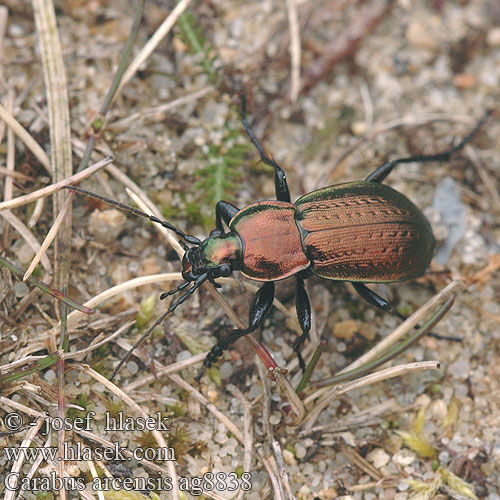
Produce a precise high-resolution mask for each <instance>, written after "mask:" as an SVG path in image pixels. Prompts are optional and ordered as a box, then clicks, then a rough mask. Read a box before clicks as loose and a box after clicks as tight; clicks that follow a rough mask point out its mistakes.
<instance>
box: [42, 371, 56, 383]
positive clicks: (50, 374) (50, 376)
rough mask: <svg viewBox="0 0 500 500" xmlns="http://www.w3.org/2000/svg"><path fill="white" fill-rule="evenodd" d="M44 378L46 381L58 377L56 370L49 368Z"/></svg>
mask: <svg viewBox="0 0 500 500" xmlns="http://www.w3.org/2000/svg"><path fill="white" fill-rule="evenodd" d="M43 378H44V379H45V381H46V382H52V380H54V379H55V378H56V372H55V371H54V370H47V371H46V372H45V374H44V376H43Z"/></svg>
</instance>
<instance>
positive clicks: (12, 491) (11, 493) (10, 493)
mask: <svg viewBox="0 0 500 500" xmlns="http://www.w3.org/2000/svg"><path fill="white" fill-rule="evenodd" d="M2 399H3V398H2ZM42 424H43V419H42V418H40V419H38V420H37V422H35V424H34V425H33V426H31V428H30V430H29V431H28V433H27V434H26V436H25V438H24V439H23V442H22V443H21V448H29V447H30V445H31V442H32V441H33V438H34V437H35V436H36V435H37V433H38V431H39V430H40V427H41V426H42ZM24 458H25V457H24V455H23V454H22V453H20V454H19V456H18V457H17V458H16V460H14V463H13V464H12V469H11V472H10V474H11V475H10V476H9V477H10V478H12V480H9V486H10V488H9V489H8V490H7V491H6V492H5V496H4V500H14V497H15V495H16V486H17V483H18V481H19V477H20V471H21V467H22V465H23V462H24Z"/></svg>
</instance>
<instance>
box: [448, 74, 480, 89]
mask: <svg viewBox="0 0 500 500" xmlns="http://www.w3.org/2000/svg"><path fill="white" fill-rule="evenodd" d="M453 84H454V85H455V87H457V88H458V89H460V90H467V89H471V88H473V87H475V86H476V85H477V76H476V75H473V74H472V73H459V74H458V75H455V77H454V78H453Z"/></svg>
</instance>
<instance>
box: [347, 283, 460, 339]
mask: <svg viewBox="0 0 500 500" xmlns="http://www.w3.org/2000/svg"><path fill="white" fill-rule="evenodd" d="M351 284H352V286H353V287H354V288H355V289H356V292H358V293H359V295H360V296H361V297H363V299H365V300H366V302H368V304H371V305H372V306H375V307H378V308H379V309H382V310H383V311H386V312H390V313H391V314H394V316H397V317H398V318H399V319H400V320H401V321H406V320H407V319H408V318H407V316H405V315H404V314H401V313H399V312H398V311H397V309H395V308H394V307H392V305H391V303H390V302H389V301H387V300H385V299H384V298H382V297H381V296H380V295H377V294H376V293H375V292H374V291H373V290H370V289H369V288H368V287H367V286H366V285H364V284H363V283H355V282H352V281H351ZM415 328H420V326H419V325H415ZM427 335H429V336H430V337H434V338H436V339H438V340H449V341H452V342H461V341H462V339H461V338H460V337H448V336H443V335H438V334H437V333H433V332H429V333H428V334H427Z"/></svg>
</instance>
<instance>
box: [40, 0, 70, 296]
mask: <svg viewBox="0 0 500 500" xmlns="http://www.w3.org/2000/svg"><path fill="white" fill-rule="evenodd" d="M33 14H34V19H35V25H36V28H37V34H38V40H39V45H40V55H41V59H42V68H43V76H44V82H45V92H46V95H47V109H48V115H49V132H50V145H51V154H50V160H51V170H52V178H53V179H54V181H56V182H58V181H61V180H63V179H65V178H67V177H69V176H71V174H72V173H73V163H72V159H73V158H72V150H71V129H70V122H69V101H68V90H67V83H66V70H65V67H64V62H63V56H62V50H61V42H60V40H59V32H58V28H57V21H56V14H55V9H54V5H53V3H52V1H51V0H33ZM64 200H65V194H64V193H62V192H58V193H56V194H55V196H54V205H53V214H54V215H53V216H54V220H56V219H57V217H58V214H59V213H61V212H62V208H63V205H64ZM60 224H61V229H62V230H61V231H60V232H59V233H58V234H57V239H56V245H55V253H54V284H55V287H56V288H58V289H59V290H65V289H66V287H67V285H68V280H69V252H70V249H71V232H72V227H71V226H72V224H71V207H68V208H67V209H66V211H65V217H64V218H63V219H62V221H61V223H60Z"/></svg>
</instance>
